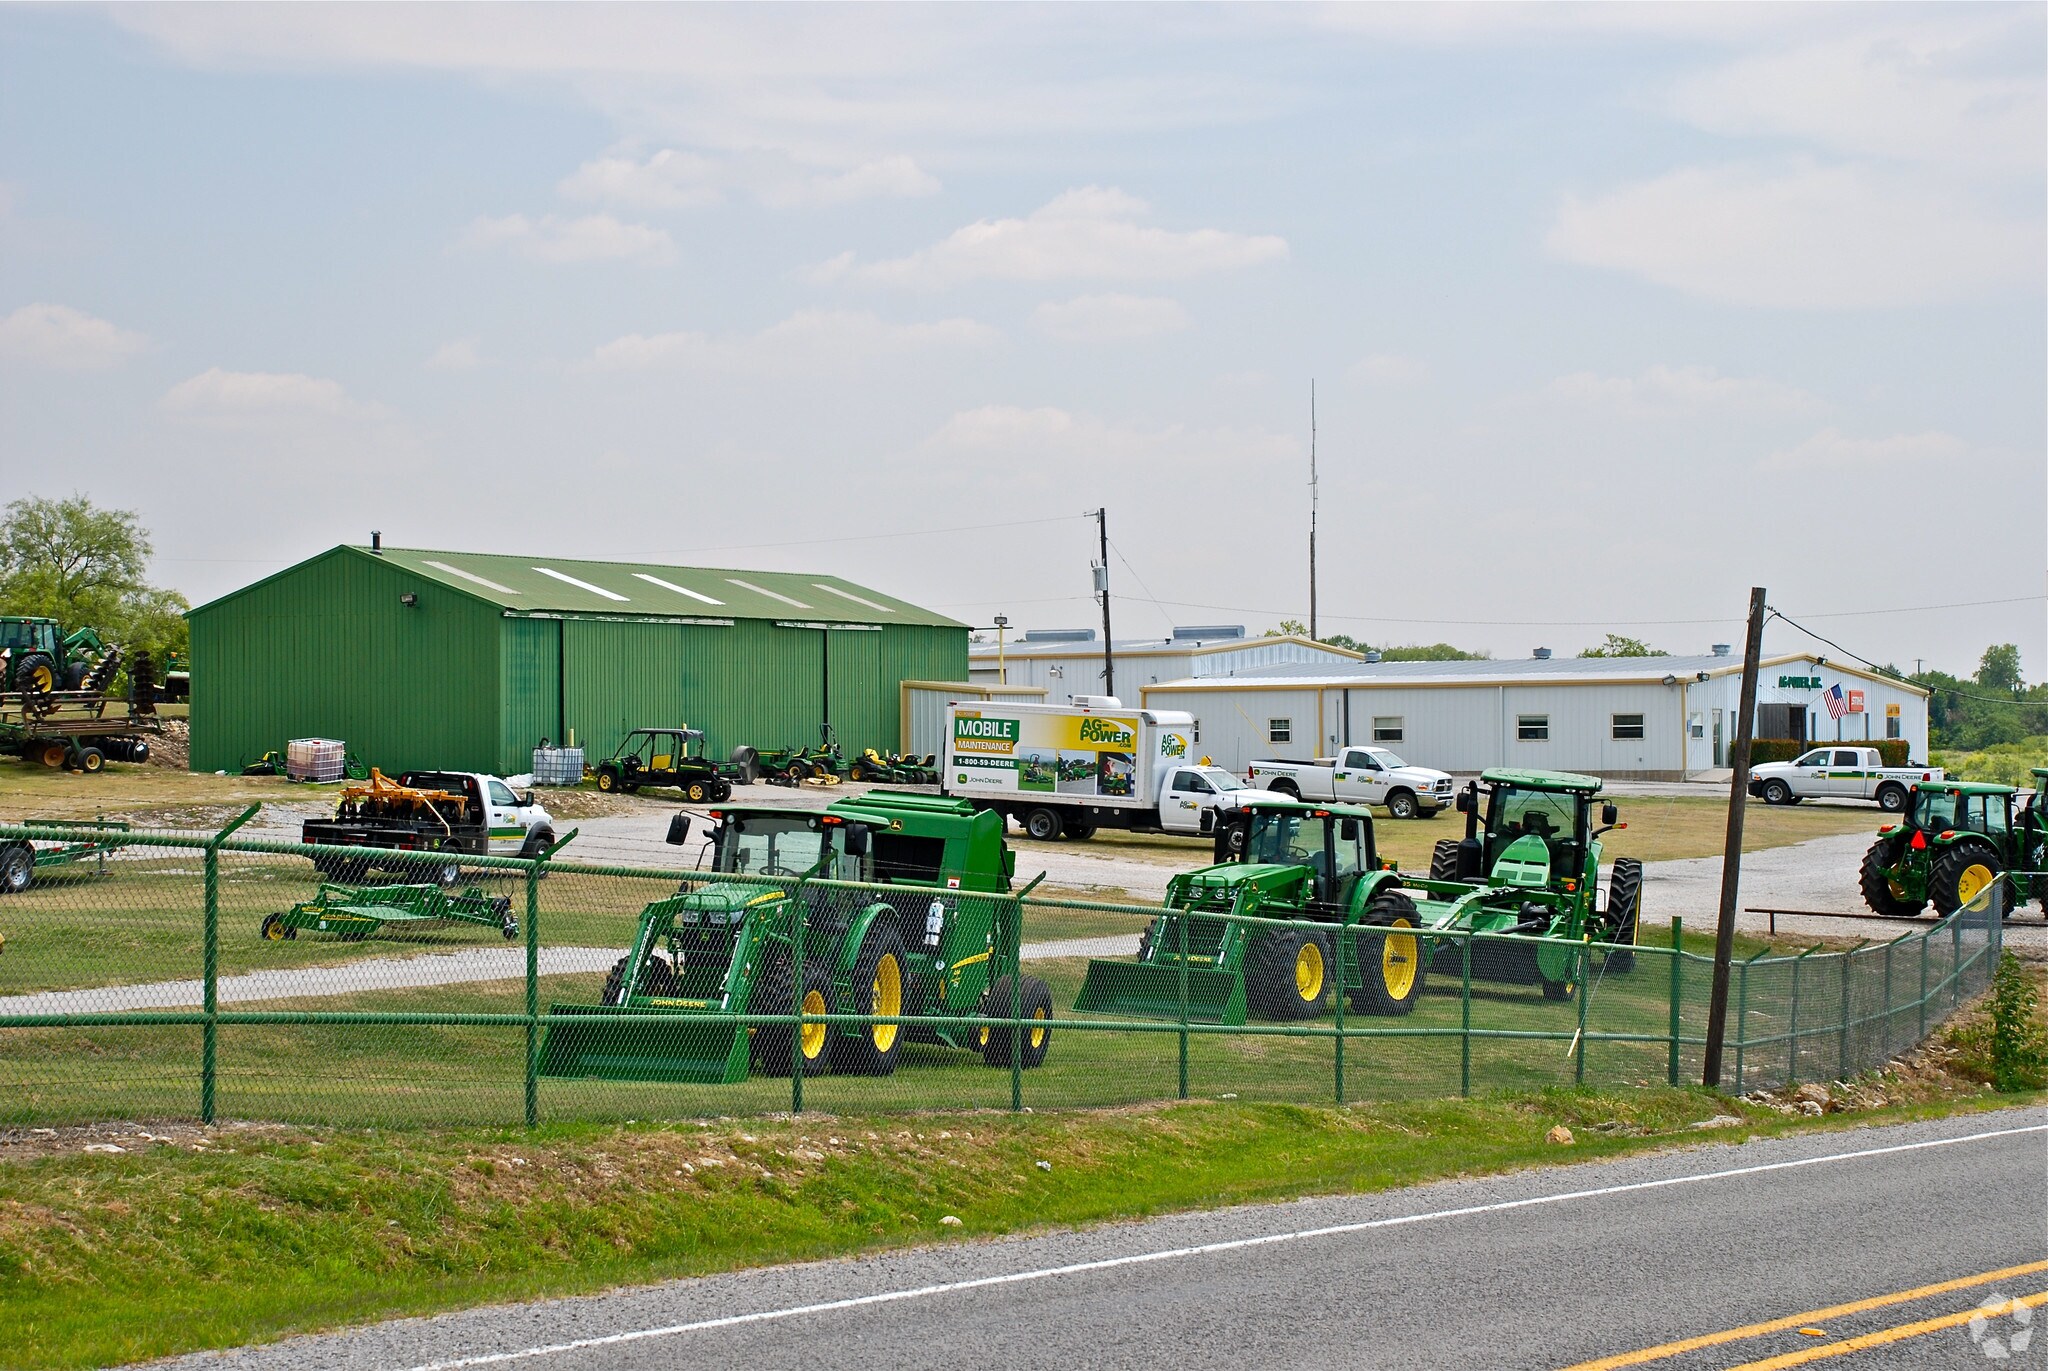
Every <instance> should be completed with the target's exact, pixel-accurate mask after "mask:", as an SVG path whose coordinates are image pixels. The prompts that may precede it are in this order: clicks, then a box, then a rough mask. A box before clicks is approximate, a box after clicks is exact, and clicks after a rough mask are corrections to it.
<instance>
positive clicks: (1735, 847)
mask: <svg viewBox="0 0 2048 1371" xmlns="http://www.w3.org/2000/svg"><path fill="white" fill-rule="evenodd" d="M1763 654H1764V588H1763V587H1762V586H1755V587H1752V588H1751V590H1750V592H1749V637H1748V639H1747V640H1746V641H1745V642H1744V643H1743V652H1742V708H1741V712H1740V713H1738V714H1737V715H1736V716H1735V753H1734V755H1733V756H1732V757H1730V758H1729V759H1728V761H1729V765H1730V766H1732V767H1733V768H1734V774H1733V775H1731V776H1730V777H1729V779H1728V839H1727V842H1726V843H1725V845H1724V846H1723V847H1722V849H1721V921H1720V923H1719V924H1718V925H1716V926H1715V929H1714V990H1713V995H1712V998H1710V999H1709V1000H1708V1001H1707V1059H1706V1062H1705V1068H1706V1069H1705V1071H1704V1072H1703V1073H1702V1075H1703V1079H1704V1081H1705V1083H1706V1085H1707V1086H1708V1088H1709V1089H1718V1088H1719V1087H1720V1084H1721V1045H1722V1043H1723V1042H1724V1041H1725V1040H1726V1039H1727V1037H1728V963H1729V961H1730V960H1731V959H1732V958H1733V957H1734V955H1735V899H1736V895H1737V894H1738V892H1739V889H1740V887H1741V885H1742V816H1743V809H1744V806H1745V805H1746V804H1747V802H1748V799H1749V750H1750V747H1749V745H1750V741H1751V739H1752V738H1753V737H1754V736H1755V734H1756V676H1757V665H1758V663H1759V662H1760V661H1761V660H1762V659H1763Z"/></svg>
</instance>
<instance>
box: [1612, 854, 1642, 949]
mask: <svg viewBox="0 0 2048 1371" xmlns="http://www.w3.org/2000/svg"><path fill="white" fill-rule="evenodd" d="M1642 908H1643V864H1642V863H1641V862H1639V861H1637V860H1636V859H1635V858H1633V857H1617V858H1615V859H1614V867H1613V869H1612V870H1610V871H1609V872H1608V873H1607V923H1608V929H1607V933H1608V936H1607V938H1606V939H1605V941H1607V942H1611V943H1624V944H1626V946H1624V947H1616V948H1613V949H1611V950H1609V952H1608V953H1607V962H1606V969H1607V970H1609V971H1614V972H1624V971H1633V970H1635V969H1636V941H1637V936H1638V935H1637V932H1636V922H1637V919H1638V917H1639V916H1640V915H1641V913H1642Z"/></svg>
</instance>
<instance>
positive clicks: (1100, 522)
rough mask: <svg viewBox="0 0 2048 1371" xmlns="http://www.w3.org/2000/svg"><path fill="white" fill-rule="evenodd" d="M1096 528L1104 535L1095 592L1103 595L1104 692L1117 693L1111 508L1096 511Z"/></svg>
mask: <svg viewBox="0 0 2048 1371" xmlns="http://www.w3.org/2000/svg"><path fill="white" fill-rule="evenodd" d="M1095 530H1096V532H1097V533H1099V534H1101V535H1102V562H1101V564H1100V565H1099V566H1098V567H1097V568H1096V571H1095V593H1096V594H1097V595H1100V596H1101V597H1102V693H1103V694H1105V695H1114V694H1116V653H1115V650H1114V649H1113V648H1112V646H1111V644H1112V643H1113V642H1114V641H1115V640H1114V639H1112V638H1111V637H1110V636H1109V510H1108V509H1106V508H1105V509H1098V510H1096V511H1095Z"/></svg>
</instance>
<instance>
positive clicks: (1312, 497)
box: [1308, 376, 1322, 638]
mask: <svg viewBox="0 0 2048 1371" xmlns="http://www.w3.org/2000/svg"><path fill="white" fill-rule="evenodd" d="M1321 497H1322V488H1321V487H1320V486H1319V485H1318V484H1317V483H1316V380H1315V377H1313V376H1311V377H1309V380H1308V636H1309V637H1310V638H1314V637H1315V636H1316V505H1317V503H1318V501H1319V500H1320V499H1321Z"/></svg>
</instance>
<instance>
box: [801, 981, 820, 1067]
mask: <svg viewBox="0 0 2048 1371" xmlns="http://www.w3.org/2000/svg"><path fill="white" fill-rule="evenodd" d="M824 1012H825V992H824V991H822V990H806V991H805V992H804V1013H806V1014H823V1013H824ZM798 1046H800V1047H801V1048H802V1049H803V1054H804V1060H805V1061H807V1062H814V1061H816V1060H818V1054H819V1053H820V1052H823V1051H824V1050H825V1025H824V1024H821V1023H807V1024H805V1025H804V1031H803V1036H802V1037H801V1038H800V1039H799V1040H798Z"/></svg>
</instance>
